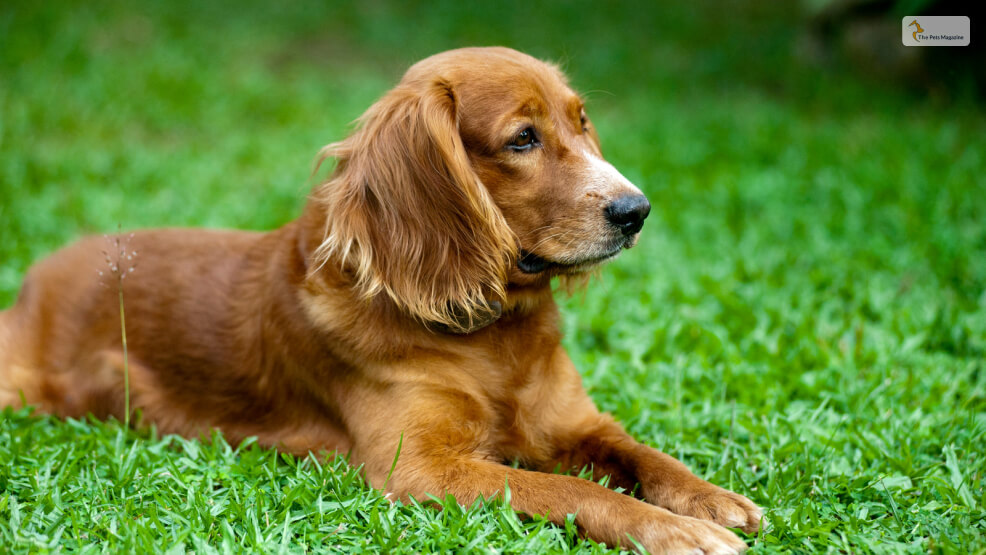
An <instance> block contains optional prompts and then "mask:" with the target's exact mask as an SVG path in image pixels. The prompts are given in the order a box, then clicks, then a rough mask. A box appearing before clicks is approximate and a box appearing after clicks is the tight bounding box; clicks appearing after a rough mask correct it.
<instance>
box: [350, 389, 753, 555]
mask: <svg viewBox="0 0 986 555" xmlns="http://www.w3.org/2000/svg"><path fill="white" fill-rule="evenodd" d="M366 393H367V394H366V395H359V396H358V399H359V402H360V406H361V407H363V408H364V409H369V410H370V411H369V412H366V413H365V414H367V415H368V417H367V418H364V419H362V420H360V421H358V422H355V421H354V422H353V424H354V425H353V427H352V431H353V432H354V434H355V435H356V438H355V439H356V444H355V445H354V450H353V453H352V459H353V462H355V463H357V464H359V463H362V464H363V465H364V466H363V468H364V472H365V474H366V476H367V478H368V479H369V481H370V483H371V484H372V485H373V486H374V487H378V488H382V489H384V490H385V491H386V492H387V493H388V494H392V495H394V496H395V497H399V498H401V499H405V500H406V499H407V498H408V497H410V496H413V497H414V498H415V499H418V500H427V499H428V496H429V495H433V496H436V497H438V498H443V497H444V496H445V495H452V496H453V497H455V499H456V500H457V501H458V502H459V503H460V504H464V505H469V504H471V503H473V502H474V501H475V500H476V499H477V498H478V497H480V496H482V497H483V498H486V499H490V498H496V497H504V494H505V492H506V490H507V488H509V491H510V497H509V499H510V504H511V506H512V507H513V508H514V509H515V510H517V511H520V512H522V513H525V514H529V515H544V516H546V517H547V518H548V519H549V520H551V521H552V522H554V523H557V524H563V523H564V522H565V519H566V517H567V515H570V514H571V515H575V517H574V518H575V523H576V525H577V526H579V528H580V529H581V530H582V531H583V532H584V533H585V534H586V535H587V536H588V537H590V538H593V539H595V540H596V541H600V542H606V543H607V544H609V545H612V546H615V545H622V546H624V547H628V548H630V547H631V546H632V545H633V543H632V542H631V540H630V537H633V538H634V539H635V540H636V541H638V542H640V544H641V545H642V546H644V547H645V548H646V549H647V550H648V551H650V552H651V553H694V552H702V553H739V552H741V551H743V550H745V549H746V544H744V543H743V542H742V541H741V540H740V539H739V538H737V537H736V536H735V535H734V534H733V533H732V532H730V531H728V530H726V529H725V528H722V527H720V526H718V525H717V524H715V523H713V522H709V521H706V520H700V519H695V518H690V517H686V516H680V515H676V514H674V513H672V512H670V511H668V510H666V509H663V508H661V507H657V506H654V505H651V504H648V503H645V502H643V501H640V500H638V499H634V498H632V497H629V496H626V495H621V494H619V493H617V492H614V491H612V490H610V489H607V488H605V487H603V486H601V485H599V484H596V483H593V482H590V481H588V480H583V479H581V478H577V477H575V476H564V475H559V474H550V473H544V472H537V471H531V470H522V469H517V468H512V467H510V466H507V465H504V464H501V462H499V461H498V460H497V457H496V456H494V455H493V454H492V453H491V451H490V450H489V446H490V442H489V433H490V428H489V425H490V420H489V419H488V416H489V415H488V414H486V413H484V411H483V409H482V407H481V404H480V403H478V402H476V400H475V399H473V398H471V397H470V396H469V395H467V394H464V393H462V392H459V391H451V390H444V391H443V390H435V389H431V388H427V389H424V388H413V389H412V388H404V389H403V390H402V391H401V393H402V395H401V399H400V400H399V399H397V398H391V397H390V393H391V391H390V390H380V389H378V390H377V391H375V392H369V391H367V392H366ZM356 398H357V397H353V399H356ZM398 446H399V447H398Z"/></svg>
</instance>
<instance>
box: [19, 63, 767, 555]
mask: <svg viewBox="0 0 986 555" xmlns="http://www.w3.org/2000/svg"><path fill="white" fill-rule="evenodd" d="M326 158H335V159H336V160H337V165H336V167H335V170H334V171H333V173H332V175H331V176H330V177H329V179H328V180H327V181H326V182H325V183H323V184H321V185H319V186H318V187H316V188H315V189H314V191H313V192H312V194H311V197H310V199H309V201H308V203H307V205H306V207H305V209H304V211H303V213H302V215H301V217H300V218H298V219H297V220H295V221H293V222H290V223H288V224H286V225H284V226H283V227H281V228H280V229H277V230H275V231H272V232H269V233H253V232H240V231H206V230H183V229H162V230H150V231H140V232H137V233H135V234H133V235H131V236H117V237H110V238H109V239H107V238H105V237H94V238H88V239H83V240H82V241H80V242H78V243H76V244H74V245H72V246H70V247H67V248H65V249H63V250H61V251H59V252H57V253H55V254H54V255H52V256H51V257H49V258H47V259H45V260H43V261H41V262H39V263H37V264H36V265H35V266H34V267H32V268H31V270H30V271H29V272H28V275H27V277H26V279H25V282H24V286H23V289H22V291H21V292H20V295H19V297H18V299H17V302H16V304H15V305H14V306H13V307H12V308H11V309H10V310H7V311H5V312H3V313H0V406H2V405H19V404H20V403H21V401H22V399H23V400H24V401H26V402H27V403H28V404H32V405H35V406H37V407H39V408H40V409H41V410H44V411H47V412H50V413H53V414H57V415H61V416H72V417H80V416H83V415H86V414H87V413H92V414H94V415H96V416H100V417H105V416H108V415H113V416H116V417H117V418H122V417H123V416H124V411H125V394H124V391H125V389H124V387H125V386H124V384H125V375H124V354H123V350H122V345H121V326H120V306H119V303H118V292H119V291H120V288H121V287H122V291H123V294H124V299H125V314H126V319H125V320H126V337H127V339H128V349H129V353H128V356H127V359H126V360H128V361H129V371H128V374H127V379H128V383H129V389H130V397H129V398H130V399H131V400H132V407H133V408H134V409H137V410H139V411H140V413H141V415H142V418H143V422H144V423H152V424H154V425H156V426H157V427H158V428H159V429H160V430H161V431H162V432H171V433H178V434H182V435H185V436H197V435H199V434H201V433H202V432H205V431H207V430H209V429H212V428H218V429H220V430H222V431H223V433H224V434H225V436H226V437H227V438H229V440H230V441H233V442H238V441H240V440H242V439H243V438H245V437H248V436H256V437H257V438H259V441H260V442H261V443H263V444H266V445H270V446H276V447H277V448H278V449H282V450H285V451H289V452H292V453H299V454H306V453H309V452H328V453H332V452H339V453H348V454H349V456H350V460H351V461H352V463H354V464H362V465H364V466H363V468H364V473H365V476H366V479H367V480H368V481H369V482H370V483H371V484H373V485H374V486H377V487H382V486H384V485H385V486H386V489H387V490H388V491H389V492H391V493H393V494H394V495H395V496H398V497H400V498H402V499H407V498H408V497H409V496H414V497H416V498H418V499H424V498H425V497H426V495H427V494H434V495H437V496H444V495H445V494H451V495H453V496H455V498H456V499H457V500H458V501H459V502H461V503H464V504H469V503H471V502H472V501H473V500H474V499H476V498H477V497H478V496H483V497H486V498H490V497H495V496H497V495H500V494H502V493H503V492H504V491H505V487H507V486H509V488H510V491H511V504H512V506H513V507H514V508H515V509H516V510H518V511H521V512H523V513H526V514H543V515H547V517H548V518H549V519H551V520H552V521H553V522H563V521H564V520H565V518H566V515H569V514H574V515H575V522H576V523H577V524H578V526H579V527H580V528H581V529H582V530H583V532H584V533H585V534H586V535H588V536H589V537H591V538H594V539H596V540H598V541H603V542H606V543H608V544H611V545H624V546H628V545H632V543H631V542H630V540H629V539H628V536H632V537H633V538H635V539H636V540H637V541H638V542H640V544H641V545H643V546H644V547H645V548H646V549H648V550H650V551H652V552H689V553H692V552H702V553H735V552H739V551H742V550H744V549H745V548H746V544H745V543H744V542H743V541H741V540H740V539H739V538H738V537H737V536H736V535H734V534H733V533H732V532H730V531H729V530H727V529H726V527H736V528H741V529H743V530H744V531H746V532H747V533H752V532H755V531H756V530H757V528H758V526H759V521H760V517H761V511H760V509H759V508H757V506H756V505H754V504H753V503H752V502H750V501H749V500H748V499H747V498H745V497H743V496H741V495H738V494H736V493H732V492H729V491H726V490H724V489H721V488H719V487H717V486H714V485H712V484H710V483H708V482H706V481H704V480H702V479H700V478H698V477H696V476H695V475H694V474H692V473H691V472H690V471H689V470H688V469H687V468H686V467H685V466H684V465H683V464H682V463H680V462H678V461H677V460H675V459H673V458H672V457H670V456H668V455H666V454H664V453H661V452H660V451H658V450H656V449H654V448H651V447H648V446H646V445H644V444H641V443H638V442H637V441H635V440H634V439H633V438H631V437H630V436H629V435H628V434H627V433H626V432H625V431H624V430H623V428H622V427H621V426H620V425H619V424H617V423H616V422H615V421H614V420H613V419H612V418H611V417H610V416H609V415H606V414H602V413H600V412H599V411H598V410H597V408H596V407H595V406H594V404H593V403H592V401H591V400H590V398H589V397H588V395H586V393H585V391H584V390H583V387H582V384H581V380H580V376H579V374H578V373H577V372H576V370H575V368H574V367H573V365H572V362H571V361H570V360H569V357H568V355H567V354H566V353H565V351H564V349H563V348H562V347H561V344H560V338H561V333H560V331H559V325H558V319H559V318H558V309H557V307H556V305H555V302H554V300H553V298H552V290H551V285H550V281H551V279H552V278H553V277H556V276H562V279H572V278H573V277H575V278H578V277H579V276H582V275H584V273H585V272H586V271H587V270H590V269H592V268H594V267H596V266H597V265H599V264H600V263H602V262H604V261H606V260H609V259H612V258H613V257H615V256H617V255H618V254H619V253H620V252H621V251H622V250H623V249H626V248H629V247H631V246H633V245H634V243H635V242H636V241H637V237H638V233H639V231H640V229H641V226H642V225H643V223H644V218H646V217H647V214H648V212H649V211H650V205H649V204H648V202H647V199H646V198H645V197H644V196H643V195H642V194H641V192H640V191H639V190H638V189H637V188H636V187H634V186H633V185H632V184H631V183H630V182H629V181H628V180H627V179H626V178H624V177H623V176H622V175H621V174H620V173H619V172H618V171H617V170H616V169H614V168H613V166H611V165H610V164H609V163H607V162H605V161H604V160H603V157H602V153H601V151H600V146H599V139H598V136H597V135H596V131H595V129H594V128H593V125H592V123H591V121H590V120H589V117H588V116H587V115H586V112H585V109H584V105H583V101H582V99H581V98H580V97H579V96H578V95H577V94H576V93H575V92H573V91H572V89H571V88H570V87H569V85H568V84H567V82H566V79H565V77H564V76H563V75H562V73H561V72H560V71H559V70H558V68H556V67H555V66H553V65H550V64H547V63H544V62H541V61H539V60H536V59H534V58H532V57H530V56H527V55H525V54H521V53H519V52H516V51H514V50H510V49H507V48H466V49H461V50H453V51H449V52H445V53H441V54H438V55H435V56H432V57H430V58H427V59H425V60H423V61H421V62H419V63H417V64H415V65H414V66H412V67H411V68H410V69H409V70H408V71H407V73H406V74H405V75H404V77H403V79H402V80H401V82H400V83H399V84H398V85H397V86H396V87H395V88H394V89H393V90H391V91H390V92H388V93H387V94H386V95H384V97H383V98H382V99H380V100H379V101H378V102H377V103H376V104H374V105H373V106H371V107H370V109H369V110H367V112H366V113H365V114H364V115H363V116H362V118H361V120H360V125H359V126H358V127H357V129H356V130H355V131H354V132H353V133H352V135H350V136H349V137H348V138H347V139H345V140H344V141H342V142H339V143H335V144H332V145H329V146H327V147H325V149H323V152H322V154H321V157H320V159H321V160H324V159H326ZM134 260H136V261H138V263H137V267H136V269H135V270H134V271H130V269H131V266H133V262H134ZM398 445H401V448H400V454H399V457H398V460H397V464H396V467H395V468H394V470H393V474H392V475H391V476H390V477H389V479H387V476H388V473H389V471H390V467H391V464H392V461H394V458H395V454H396V453H397V450H398ZM511 461H519V462H520V464H521V465H522V466H523V468H512V467H511V465H510V464H508V463H510V462H511ZM559 465H560V466H561V468H563V469H579V468H582V467H584V466H586V465H591V468H592V472H593V476H594V478H596V479H599V478H601V477H603V476H607V475H608V476H609V477H610V481H609V484H611V485H613V486H620V487H622V488H625V489H626V491H631V490H634V486H635V485H636V484H639V486H640V487H639V488H638V489H637V490H636V491H637V492H638V494H639V496H640V497H641V499H637V498H634V497H632V496H631V495H627V494H621V493H617V492H615V491H613V490H611V489H607V488H606V487H604V486H602V485H599V484H597V483H594V482H591V481H589V480H584V479H580V478H577V477H574V476H570V475H562V474H555V473H552V470H553V469H555V468H557V467H558V466H559Z"/></svg>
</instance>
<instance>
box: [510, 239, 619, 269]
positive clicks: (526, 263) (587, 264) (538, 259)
mask: <svg viewBox="0 0 986 555" xmlns="http://www.w3.org/2000/svg"><path fill="white" fill-rule="evenodd" d="M634 243H635V241H634V240H631V239H629V238H628V239H627V240H625V241H620V242H619V244H617V245H615V246H614V247H613V248H611V249H609V250H607V251H605V252H603V253H602V254H594V255H589V256H585V257H578V258H574V259H573V260H550V259H548V258H545V257H543V256H540V255H538V254H535V253H533V252H530V251H527V250H524V249H521V251H520V258H518V259H517V267H518V268H520V271H521V272H524V273H525V274H540V273H542V272H547V271H552V272H553V273H557V274H573V273H579V272H583V271H585V270H588V269H590V268H592V267H594V266H598V265H599V264H602V263H603V262H606V261H607V260H611V259H613V258H616V257H617V256H618V255H619V254H620V253H621V252H623V249H629V248H630V247H632V246H633V245H634Z"/></svg>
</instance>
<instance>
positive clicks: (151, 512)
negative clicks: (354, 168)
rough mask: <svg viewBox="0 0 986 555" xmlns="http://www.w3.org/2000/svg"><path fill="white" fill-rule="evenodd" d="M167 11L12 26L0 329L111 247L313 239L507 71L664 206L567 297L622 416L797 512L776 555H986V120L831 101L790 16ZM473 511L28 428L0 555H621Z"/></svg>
mask: <svg viewBox="0 0 986 555" xmlns="http://www.w3.org/2000/svg"><path fill="white" fill-rule="evenodd" d="M145 4H146V5H141V6H139V7H138V6H136V5H132V4H130V3H125V2H117V1H113V0H110V1H108V2H101V3H91V4H87V5H81V4H78V5H77V4H69V3H65V4H62V3H60V2H35V3H26V2H18V1H15V2H12V3H5V4H4V5H3V6H2V7H0V83H2V85H0V306H8V305H9V304H11V303H12V302H13V300H14V298H15V296H16V292H17V290H18V289H19V286H20V281H21V279H22V278H23V275H24V272H25V271H26V269H27V268H28V266H29V265H30V264H31V263H32V261H34V260H36V259H38V258H40V257H41V256H43V255H44V254H46V253H48V252H51V251H52V250H54V249H55V248H57V247H58V246H60V245H62V244H64V243H66V242H68V241H70V240H72V239H73V238H76V237H78V236H80V235H82V234H85V233H103V232H112V231H114V230H115V229H116V227H117V225H118V224H119V225H122V226H123V227H124V228H125V229H126V228H137V227H159V226H207V227H237V228H248V229H271V228H273V227H276V226H277V225H280V224H281V223H283V222H286V221H288V220H290V219H291V218H293V217H294V216H295V215H296V214H297V213H298V212H299V210H300V207H301V205H302V203H303V201H304V196H305V193H306V191H307V190H308V188H309V187H310V185H311V181H310V180H309V176H308V174H309V171H310V168H311V161H312V159H313V158H314V155H315V153H316V152H317V151H318V149H319V148H320V147H321V146H322V145H323V144H325V143H328V142H331V141H333V140H337V139H339V138H341V137H343V136H345V134H346V133H347V129H349V127H348V125H349V122H350V121H351V120H353V119H354V118H355V117H356V116H358V115H359V114H360V113H361V112H362V111H363V110H364V109H365V108H366V107H367V106H369V104H370V103H371V102H372V101H373V100H374V99H375V98H377V97H378V96H379V95H380V94H381V93H382V92H383V91H385V90H386V89H387V88H388V87H389V86H391V85H392V84H393V83H394V82H395V81H396V79H397V78H399V76H400V73H401V71H402V70H403V69H404V68H405V67H406V66H407V65H409V64H410V63H412V62H413V61H415V60H417V59H419V58H421V57H424V56H426V55H428V54H430V53H433V52H437V51H440V50H443V49H446V48H451V47H456V46H463V45H467V44H506V45H510V46H513V47H516V48H519V49H522V50H525V51H528V52H531V53H533V54H535V55H538V56H542V57H546V58H551V59H556V60H560V61H561V62H562V63H563V65H564V66H565V67H566V70H567V71H568V73H569V74H570V75H571V77H572V80H573V84H574V85H575V86H576V87H578V88H580V89H582V90H584V91H588V97H589V110H590V113H591V114H592V116H593V119H594V121H595V123H596V125H597V127H598V129H599V132H600V135H601V136H602V138H603V146H604V151H605V152H606V154H607V156H608V158H609V159H610V160H611V161H613V162H614V163H615V165H616V166H617V167H619V168H620V169H621V170H622V171H623V172H624V173H625V174H626V175H627V176H628V177H629V178H630V179H631V180H633V181H634V182H636V183H637V184H639V185H640V186H641V187H642V188H643V189H644V190H645V192H646V193H647V194H648V196H649V197H650V199H651V201H652V204H653V206H654V211H653V215H652V216H651V218H650V219H649V220H648V223H647V225H646V226H645V228H644V232H643V236H642V238H641V242H640V245H639V246H638V247H637V248H635V249H633V250H631V251H628V252H627V253H625V254H624V255H623V256H622V257H621V259H619V260H618V261H616V262H614V263H612V264H610V265H609V266H608V267H607V268H606V269H604V270H603V272H602V276H601V278H600V279H598V280H595V281H594V282H593V283H592V285H591V286H590V287H589V288H588V289H587V290H586V291H585V292H584V293H578V294H576V295H575V296H573V297H571V298H565V297H559V300H560V301H561V302H562V304H563V315H564V327H565V330H566V333H567V335H566V340H565V342H566V345H567V347H568V348H569V351H570V353H571V354H572V356H573V358H574V359H575V361H576V363H577V365H578V367H579V368H580V369H581V370H582V372H583V375H584V378H585V382H586V384H587V386H588V387H589V388H590V392H591V395H592V396H593V398H594V399H595V400H596V402H597V403H598V404H599V405H600V406H601V407H602V408H603V409H605V410H608V411H611V412H613V413H614V414H615V415H616V416H617V418H618V419H619V420H621V421H622V422H624V423H625V424H626V426H627V428H628V429H629V430H630V431H631V432H632V433H634V434H635V435H636V436H637V437H639V438H641V439H642V440H643V441H645V442H647V443H649V444H651V445H655V446H657V447H659V448H661V449H663V450H665V451H667V452H669V453H671V454H673V455H674V456H676V457H679V458H681V459H682V460H684V461H685V462H686V463H688V464H689V465H690V466H691V467H692V468H693V469H694V470H695V471H696V472H697V473H698V474H699V475H701V476H703V477H706V478H708V479H710V480H712V481H714V482H715V483H718V484H720V485H723V486H726V487H729V488H732V489H735V490H737V491H739V492H741V493H744V494H746V495H748V496H750V497H751V498H752V499H753V500H754V501H756V502H757V503H759V504H761V505H762V506H764V507H766V508H767V509H768V512H767V516H766V527H765V530H764V531H763V532H762V533H761V534H760V535H759V536H758V537H756V538H750V543H751V545H752V546H753V552H755V553H775V552H792V551H793V552H851V553H868V552H874V553H888V552H889V553H898V552H901V553H923V552H946V553H983V552H986V530H984V528H986V526H984V521H986V510H984V505H986V489H984V488H986V459H984V458H983V456H982V454H983V452H984V450H986V449H984V448H986V440H984V434H986V179H984V177H983V176H984V175H986V113H984V111H983V110H982V108H981V106H980V105H977V104H976V102H975V99H973V98H969V97H968V96H966V95H965V94H964V93H956V94H955V95H954V96H952V97H946V98H942V97H941V95H938V96H936V97H934V98H925V97H923V96H922V95H921V94H920V93H917V92H914V91H910V90H902V89H901V88H900V87H898V86H896V85H894V84H888V83H879V82H875V81H871V80H868V79H867V78H866V77H860V76H855V75H851V74H849V73H847V72H846V71H843V70H841V69H840V68H839V67H834V68H829V69H826V70H824V72H823V73H822V74H819V73H818V72H817V70H815V69H812V68H808V67H804V66H802V65H801V64H800V63H799V61H798V60H797V59H796V57H795V56H794V54H792V52H795V51H796V49H795V48H794V46H793V45H794V44H795V41H796V39H797V35H798V25H797V21H798V19H797V14H796V13H793V11H791V10H793V8H778V7H773V8H769V9H768V8H760V9H757V8H751V7H747V8H743V7H739V6H732V5H730V7H728V8H723V7H721V6H719V5H717V4H712V3H705V2H693V3H689V5H688V6H687V7H686V6H670V7H664V8H661V9H660V10H658V9H656V8H655V9H653V10H652V11H644V12H640V11H638V10H637V9H636V8H634V7H632V6H629V5H618V6H609V7H600V6H598V5H597V4H593V3H587V2H577V3H573V4H565V5H560V6H557V7H548V6H528V5H524V6H523V9H521V7H520V6H518V5H513V4H510V5H506V6H501V7H497V8H495V9H496V10H498V11H497V12H495V13H489V14H479V13H473V12H472V11H471V10H472V7H470V6H469V5H458V4H454V3H451V2H450V3H447V4H440V5H434V4H429V5H420V6H414V5H401V6H389V5H388V4H386V3H365V4H360V5H359V6H349V7H339V6H329V5H316V4H314V3H311V4H310V3H307V2H297V3H290V4H289V3H270V4H259V3H258V4H257V5H247V6H243V5H242V4H241V3H231V2H210V3H207V4H206V5H198V4H195V3H183V2H171V3H145ZM723 11H727V12H728V13H722V12H723ZM138 271H139V270H138ZM443 506H444V510H442V511H435V510H433V509H428V508H422V507H421V506H418V505H391V504H390V503H389V502H388V501H386V500H385V499H384V498H383V497H382V496H381V495H380V494H379V493H378V492H376V491H373V490H371V489H369V488H368V487H367V486H366V485H365V484H364V483H363V482H362V481H361V479H360V477H359V475H358V473H357V472H355V471H353V470H351V469H349V468H348V467H347V466H346V465H345V464H344V463H343V462H342V461H335V462H324V461H323V462H318V461H315V460H313V459H298V458H293V457H290V456H286V455H282V454H278V453H276V452H275V451H272V450H269V449H262V448H260V447H258V446H256V445H254V444H252V443H249V442H248V443H247V444H244V445H240V446H237V447H230V446H228V445H227V444H226V443H225V442H224V441H223V440H222V438H221V437H219V436H215V437H213V438H212V439H211V441H198V440H186V439H181V438H176V437H163V438H162V437H158V436H157V435H156V434H155V433H154V431H153V430H137V431H128V430H127V429H125V428H124V427H123V426H121V425H120V423H116V422H109V423H103V422H89V421H71V420H70V421H61V420H57V419H52V418H50V417H46V416H41V415H32V414H30V413H29V412H28V411H17V412H14V411H10V410H7V411H5V412H3V413H2V416H0V551H7V550H10V551H13V552H48V551H68V552H76V551H95V552H103V551H105V552H119V551H136V552H165V551H167V552H183V551H188V550H193V551H197V552H211V551H219V552H227V551H229V552H239V551H251V552H254V551H255V552H274V551H278V552H280V551H286V552H302V551H332V552H336V551H378V552H439V551H463V552H478V551H489V550H493V551H502V552H509V553H530V552H560V551H569V550H571V551H586V552H603V551H605V548H604V547H602V546H599V545H596V544H594V543H592V542H590V541H587V540H581V539H579V538H578V536H577V534H576V532H575V530H574V529H573V527H572V526H567V527H555V526H552V525H548V524H546V523H545V521H544V520H543V519H536V518H535V519H531V520H520V519H518V518H517V517H516V516H515V515H514V514H513V513H512V512H511V511H510V510H509V509H508V508H507V507H506V506H505V505H504V504H503V503H502V502H492V503H490V504H488V505H486V506H485V507H481V506H476V507H472V508H467V509H466V508H460V507H458V506H457V505H455V504H454V503H451V502H448V501H446V502H445V503H444V504H443Z"/></svg>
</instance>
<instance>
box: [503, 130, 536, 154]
mask: <svg viewBox="0 0 986 555" xmlns="http://www.w3.org/2000/svg"><path fill="white" fill-rule="evenodd" d="M536 144H537V137H536V136H535V135H534V128H533V127H528V128H527V129H525V130H523V131H521V132H520V133H518V134H517V136H516V137H514V142H512V143H510V144H509V145H507V146H509V147H510V148H511V149H513V150H527V149H529V148H531V147H532V146H534V145H536Z"/></svg>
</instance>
